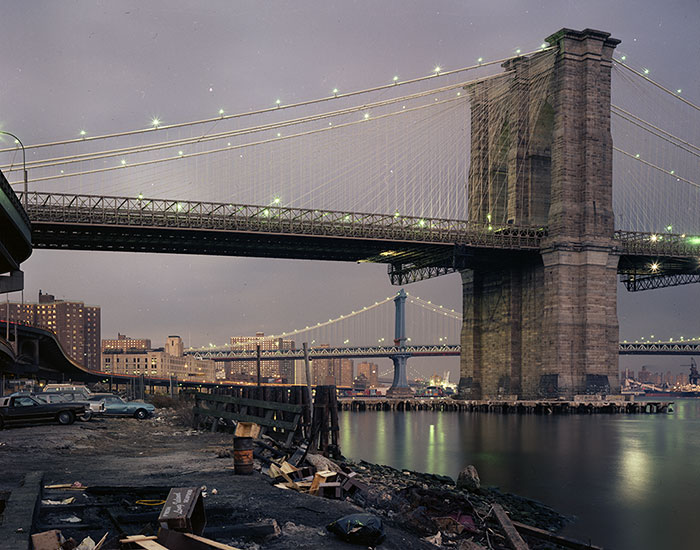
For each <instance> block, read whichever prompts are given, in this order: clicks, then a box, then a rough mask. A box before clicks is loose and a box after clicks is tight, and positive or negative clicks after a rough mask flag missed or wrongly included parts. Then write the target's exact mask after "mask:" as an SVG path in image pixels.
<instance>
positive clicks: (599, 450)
mask: <svg viewBox="0 0 700 550" xmlns="http://www.w3.org/2000/svg"><path fill="white" fill-rule="evenodd" d="M340 433H341V446H342V451H343V454H344V455H346V456H348V457H350V458H353V459H365V460H368V461H371V462H376V463H379V464H387V465H390V466H394V467H395V468H403V469H410V470H417V471H422V472H431V473H437V474H445V475H449V476H451V477H453V478H456V477H457V474H458V473H459V471H460V470H461V469H462V468H463V467H464V466H466V465H467V464H474V465H475V466H476V467H477V469H478V471H479V474H480V476H481V481H482V484H484V485H495V486H498V487H500V488H501V489H502V490H504V491H509V492H512V493H517V494H520V495H523V496H527V497H530V498H533V499H536V500H539V501H541V502H544V503H546V504H549V505H551V506H553V507H554V508H556V509H557V510H558V511H559V512H562V513H564V514H570V515H574V516H576V521H575V522H574V523H573V524H572V525H570V526H568V527H567V528H566V530H565V532H564V533H565V534H568V535H569V536H572V537H575V538H578V539H580V540H584V541H588V539H589V538H590V541H591V542H592V543H593V544H597V545H599V546H604V547H605V548H611V549H617V550H628V549H629V550H644V549H647V548H648V549H686V548H687V549H693V548H700V400H682V401H676V403H675V412H674V413H673V414H657V415H643V414H640V415H603V414H601V415H591V416H588V415H567V416H535V415H522V416H521V415H515V414H508V415H500V414H493V413H490V414H489V413H458V412H428V411H417V412H343V413H341V416H340Z"/></svg>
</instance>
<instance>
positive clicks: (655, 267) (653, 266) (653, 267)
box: [649, 262, 659, 273]
mask: <svg viewBox="0 0 700 550" xmlns="http://www.w3.org/2000/svg"><path fill="white" fill-rule="evenodd" d="M649 269H651V272H652V273H656V272H657V271H659V263H658V262H653V263H652V264H651V265H650V266H649Z"/></svg>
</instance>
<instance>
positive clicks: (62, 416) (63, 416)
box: [56, 411, 75, 425]
mask: <svg viewBox="0 0 700 550" xmlns="http://www.w3.org/2000/svg"><path fill="white" fill-rule="evenodd" d="M56 419H57V420H58V423H59V424H63V425H66V424H72V423H73V422H75V415H73V413H72V412H71V411H61V412H60V413H58V416H57V417H56Z"/></svg>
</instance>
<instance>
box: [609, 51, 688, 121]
mask: <svg viewBox="0 0 700 550" xmlns="http://www.w3.org/2000/svg"><path fill="white" fill-rule="evenodd" d="M613 61H614V62H615V63H617V64H618V65H620V66H621V67H624V68H625V69H627V70H628V71H631V72H633V73H634V74H636V75H637V76H640V77H642V78H643V79H644V80H646V81H647V82H650V83H651V84H653V85H654V86H656V87H657V88H659V89H660V90H663V91H664V92H666V93H667V94H670V95H672V96H673V97H675V98H676V99H680V100H681V101H682V102H683V103H685V104H686V105H689V106H690V107H692V108H693V109H695V110H696V111H700V107H698V106H697V105H695V103H692V102H691V101H688V100H687V99H686V98H684V97H681V96H680V95H679V94H677V93H676V92H674V91H673V90H669V89H668V88H666V87H665V86H663V85H661V84H659V83H658V82H656V81H655V80H652V79H651V78H649V77H648V76H647V75H645V74H643V73H640V72H639V71H637V70H636V69H633V68H632V67H630V66H629V65H626V64H625V63H623V62H622V61H620V60H619V59H615V58H613Z"/></svg>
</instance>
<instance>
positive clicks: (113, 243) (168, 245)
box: [20, 192, 700, 290]
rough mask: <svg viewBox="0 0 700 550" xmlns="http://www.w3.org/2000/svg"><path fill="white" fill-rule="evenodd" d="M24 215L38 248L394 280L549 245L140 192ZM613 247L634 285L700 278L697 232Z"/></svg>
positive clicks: (414, 223) (500, 261) (389, 219)
mask: <svg viewBox="0 0 700 550" xmlns="http://www.w3.org/2000/svg"><path fill="white" fill-rule="evenodd" d="M20 195H22V194H20ZM21 199H22V200H24V197H21ZM27 213H28V215H29V218H30V220H31V224H32V243H33V245H34V247H35V248H45V249H66V250H104V251H106V250H112V251H122V252H151V253H167V254H205V255H221V256H251V257H273V258H294V259H314V260H332V261H351V262H373V263H385V264H389V274H390V277H391V280H392V283H394V284H405V283H408V282H412V281H416V280H420V279H426V278H430V277H435V276H438V275H442V274H445V273H450V272H453V271H456V270H459V269H466V268H473V269H486V268H489V269H494V268H498V267H503V266H507V265H509V264H512V263H513V262H514V261H518V258H517V257H516V256H528V255H529V256H536V255H538V254H539V251H540V249H541V248H542V247H544V246H546V245H547V244H548V243H547V228H546V227H528V226H515V225H491V224H482V223H475V222H468V221H464V220H446V219H437V218H419V217H412V216H399V215H390V214H363V213H357V212H338V211H325V210H311V209H303V208H286V207H280V206H252V205H240V204H227V203H212V202H197V201H177V200H168V199H146V198H142V197H107V196H96V195H74V194H58V193H43V192H30V193H29V195H28V197H27ZM614 245H615V246H616V248H617V251H618V252H619V254H620V262H619V267H618V271H619V273H621V274H622V275H623V276H624V280H625V283H626V284H627V286H628V289H630V290H645V289H647V288H657V287H659V286H669V284H686V283H690V282H700V263H699V261H698V258H699V256H700V236H688V235H676V234H663V235H661V234H654V233H635V232H629V231H617V232H616V233H615V236H614ZM669 277H670V278H672V281H670V282H669Z"/></svg>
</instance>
